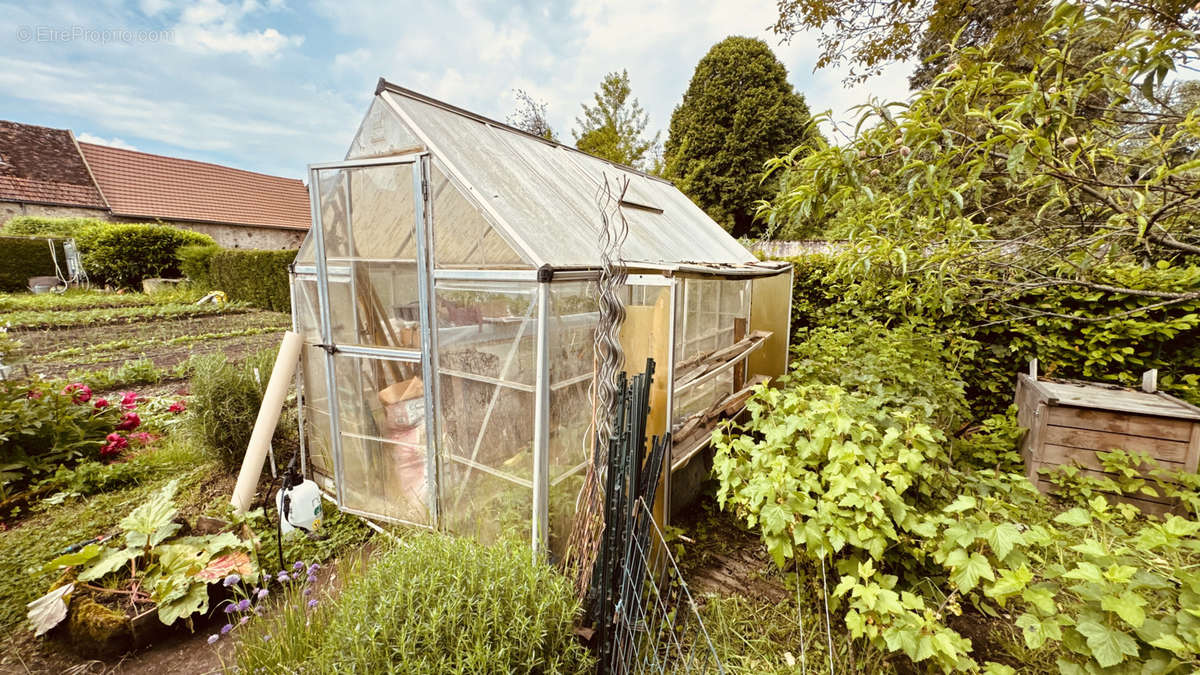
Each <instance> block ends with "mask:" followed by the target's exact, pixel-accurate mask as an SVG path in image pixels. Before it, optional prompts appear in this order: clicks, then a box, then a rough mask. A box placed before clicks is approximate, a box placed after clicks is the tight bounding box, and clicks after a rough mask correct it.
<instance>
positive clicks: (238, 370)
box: [188, 348, 286, 468]
mask: <svg viewBox="0 0 1200 675" xmlns="http://www.w3.org/2000/svg"><path fill="white" fill-rule="evenodd" d="M275 354H276V350H275V349H274V348H271V349H264V350H262V351H259V352H257V353H255V354H252V355H251V356H249V357H247V358H246V359H245V360H244V361H242V362H240V363H239V362H233V361H230V360H229V359H228V358H226V356H225V355H224V354H219V353H218V354H211V355H205V356H195V357H192V359H191V364H192V380H191V385H190V393H191V395H192V401H191V404H190V406H189V411H188V412H189V421H188V424H189V426H190V428H191V430H192V431H193V433H194V434H195V435H196V437H197V438H198V440H199V441H200V442H201V443H202V444H203V445H204V446H205V447H207V448H208V449H209V450H211V451H213V452H214V453H216V455H217V456H219V457H220V459H221V461H222V462H223V463H224V464H225V465H226V466H228V467H230V468H236V467H237V466H240V465H241V462H242V457H244V456H245V454H246V444H247V443H249V442H250V435H251V434H252V433H253V432H254V422H255V420H256V419H258V409H259V407H260V405H261V404H262V397H263V393H264V392H265V391H266V388H267V380H268V379H269V378H270V377H271V368H272V367H273V365H274V363H275ZM255 368H258V372H259V377H258V378H257V379H256V378H255V377H254V369H255ZM285 427H286V424H284V423H283V422H280V424H279V427H278V428H279V429H280V430H284V429H285Z"/></svg>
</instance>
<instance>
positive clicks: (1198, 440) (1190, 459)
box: [1183, 424, 1200, 473]
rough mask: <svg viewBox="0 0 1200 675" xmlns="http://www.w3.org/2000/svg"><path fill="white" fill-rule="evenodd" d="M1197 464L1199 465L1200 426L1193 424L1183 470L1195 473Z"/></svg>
mask: <svg viewBox="0 0 1200 675" xmlns="http://www.w3.org/2000/svg"><path fill="white" fill-rule="evenodd" d="M1197 464H1200V424H1193V425H1192V437H1191V439H1190V440H1189V441H1188V452H1187V457H1186V458H1185V459H1184V460H1183V466H1184V470H1185V471H1189V472H1191V473H1195V472H1196V468H1197Z"/></svg>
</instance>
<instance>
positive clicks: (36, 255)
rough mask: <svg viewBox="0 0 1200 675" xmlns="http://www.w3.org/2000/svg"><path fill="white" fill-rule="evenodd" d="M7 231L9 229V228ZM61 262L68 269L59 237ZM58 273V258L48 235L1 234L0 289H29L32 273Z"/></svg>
mask: <svg viewBox="0 0 1200 675" xmlns="http://www.w3.org/2000/svg"><path fill="white" fill-rule="evenodd" d="M6 231H7V230H6ZM55 247H56V249H57V253H58V255H59V259H58V261H59V265H61V266H62V268H63V271H64V272H65V271H66V262H65V261H66V257H65V255H64V254H63V251H62V242H58V241H56V243H55ZM54 275H55V271H54V258H53V257H51V256H50V245H49V244H47V243H46V239H44V238H41V239H36V238H26V237H0V291H5V292H12V291H25V290H28V289H29V278H30V277H52V276H54Z"/></svg>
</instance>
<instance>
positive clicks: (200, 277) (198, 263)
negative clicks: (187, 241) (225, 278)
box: [176, 244, 221, 288]
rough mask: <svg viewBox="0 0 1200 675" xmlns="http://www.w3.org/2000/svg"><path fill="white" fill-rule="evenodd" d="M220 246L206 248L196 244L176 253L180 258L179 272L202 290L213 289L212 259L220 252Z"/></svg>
mask: <svg viewBox="0 0 1200 675" xmlns="http://www.w3.org/2000/svg"><path fill="white" fill-rule="evenodd" d="M220 250H221V247H220V246H216V245H213V246H205V245H200V244H194V245H191V246H184V247H182V248H180V249H179V250H178V251H176V256H178V258H179V270H180V271H181V272H183V276H185V277H187V278H188V281H190V282H192V284H193V285H195V286H199V287H201V288H213V287H214V286H215V284H213V280H212V258H213V256H214V255H216V253H217V251H220Z"/></svg>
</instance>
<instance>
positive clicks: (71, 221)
mask: <svg viewBox="0 0 1200 675" xmlns="http://www.w3.org/2000/svg"><path fill="white" fill-rule="evenodd" d="M107 224H108V221H107V220H101V219H99V218H47V217H44V216H17V217H16V218H12V219H10V220H9V221H8V222H7V223H5V224H4V230H3V233H4V234H9V235H22V236H33V237H73V236H75V234H76V233H77V232H79V231H80V230H82V229H84V228H86V227H93V226H96V225H107Z"/></svg>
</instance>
